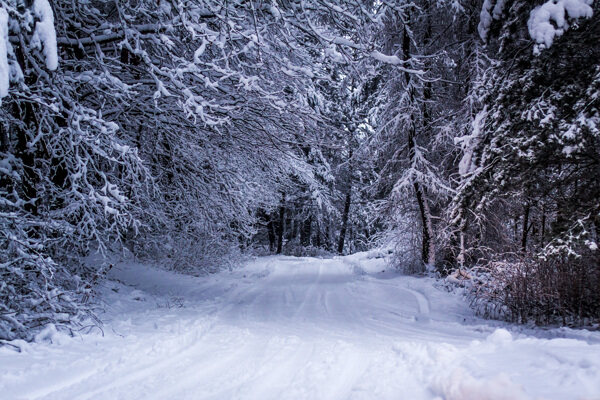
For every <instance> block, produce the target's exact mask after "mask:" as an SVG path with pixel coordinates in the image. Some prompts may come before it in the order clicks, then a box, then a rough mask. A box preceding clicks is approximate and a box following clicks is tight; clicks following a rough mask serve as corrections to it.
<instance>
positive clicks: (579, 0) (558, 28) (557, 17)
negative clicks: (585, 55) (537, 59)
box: [527, 0, 593, 54]
mask: <svg viewBox="0 0 600 400" xmlns="http://www.w3.org/2000/svg"><path fill="white" fill-rule="evenodd" d="M592 3H593V0H550V1H547V2H546V3H544V4H542V5H541V6H538V7H536V8H534V9H533V11H531V13H530V14H529V21H528V22H527V27H528V29H529V35H530V36H531V38H532V39H533V40H534V41H535V42H536V46H535V47H534V53H535V54H539V52H540V51H541V50H543V49H547V48H549V47H550V46H552V43H553V42H554V38H556V37H558V36H561V35H562V34H563V33H564V32H565V31H566V30H567V29H569V21H568V18H572V19H577V18H590V17H591V16H592V14H593V10H592V7H591V4H592ZM567 17H568V18H567Z"/></svg>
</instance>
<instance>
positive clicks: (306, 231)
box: [300, 216, 312, 247]
mask: <svg viewBox="0 0 600 400" xmlns="http://www.w3.org/2000/svg"><path fill="white" fill-rule="evenodd" d="M311 234H312V216H309V217H308V218H306V219H305V220H304V221H302V228H301V229H300V243H301V244H302V246H304V247H308V246H310V237H311Z"/></svg>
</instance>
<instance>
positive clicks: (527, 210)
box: [521, 203, 530, 253]
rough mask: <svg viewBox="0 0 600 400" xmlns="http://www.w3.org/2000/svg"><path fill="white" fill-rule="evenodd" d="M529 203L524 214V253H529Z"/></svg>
mask: <svg viewBox="0 0 600 400" xmlns="http://www.w3.org/2000/svg"><path fill="white" fill-rule="evenodd" d="M529 210H530V206H529V203H527V205H526V206H525V212H524V214H523V232H522V236H521V250H522V251H523V253H525V252H526V251H527V233H528V232H529Z"/></svg>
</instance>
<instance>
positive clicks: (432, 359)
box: [0, 253, 600, 400]
mask: <svg viewBox="0 0 600 400" xmlns="http://www.w3.org/2000/svg"><path fill="white" fill-rule="evenodd" d="M372 256H373V253H371V254H368V253H362V254H357V255H354V256H348V257H340V258H334V259H316V258H292V257H266V258H259V259H257V260H255V261H253V262H250V263H249V264H248V265H247V266H246V267H245V268H240V269H237V270H235V271H232V272H223V273H220V274H216V275H213V276H210V277H203V278H190V277H188V276H183V275H177V274H173V273H170V272H165V271H161V270H158V269H154V268H148V267H142V266H140V265H136V264H132V263H130V264H121V265H118V266H117V267H115V268H114V270H113V271H111V280H109V281H108V282H107V283H106V284H105V285H104V286H105V287H104V288H103V291H102V297H103V299H104V302H105V304H106V305H105V308H106V311H105V313H104V314H103V318H105V319H107V320H108V321H107V323H106V324H105V327H104V330H105V332H104V336H101V335H100V334H99V333H98V334H88V335H82V336H81V337H78V338H75V339H71V338H67V337H66V336H63V335H61V334H55V333H53V332H51V331H48V332H47V334H46V335H45V336H46V337H47V339H50V340H52V341H53V343H52V344H50V343H48V342H47V341H44V340H43V336H44V335H42V336H40V342H41V343H36V344H31V345H26V344H23V352H21V353H16V352H15V351H13V350H10V348H9V347H4V348H0V399H2V400H13V399H15V400H16V399H69V400H71V399H110V400H115V399H177V400H179V399H219V400H221V399H257V400H263V399H315V400H321V399H340V400H341V399H407V400H413V399H414V400H418V399H446V400H454V399H470V400H471V399H472V400H486V399H488V400H492V399H494V400H498V399H507V400H508V399H511V400H513V399H514V400H519V399H561V400H563V399H586V400H590V399H600V334H598V333H590V332H587V331H572V330H565V329H563V330H553V331H546V332H544V333H543V334H542V333H538V334H536V337H534V336H529V335H526V334H524V333H522V332H521V333H518V332H516V331H514V328H513V330H512V332H509V330H511V328H510V327H506V329H504V328H501V325H500V324H499V323H492V322H486V321H482V320H479V319H477V318H475V317H474V316H473V314H472V312H471V311H469V310H468V308H467V307H466V305H465V304H464V302H463V301H462V300H461V299H460V298H459V297H458V296H456V295H453V294H449V293H447V292H445V291H443V290H438V289H436V288H435V287H434V286H433V283H434V281H433V280H431V279H429V278H414V277H406V276H402V275H399V274H397V273H394V272H390V271H387V272H382V271H383V270H384V269H386V267H385V264H384V262H383V260H382V259H380V258H373V257H372ZM561 335H562V336H566V337H567V338H556V336H561ZM540 336H545V337H547V338H541V337H540ZM553 336H554V337H555V338H551V337H553Z"/></svg>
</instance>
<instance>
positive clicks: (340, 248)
mask: <svg viewBox="0 0 600 400" xmlns="http://www.w3.org/2000/svg"><path fill="white" fill-rule="evenodd" d="M351 202H352V187H350V188H349V189H348V193H346V201H345V202H344V214H342V229H341V230H340V239H339V241H338V246H337V252H338V253H339V254H343V253H344V241H345V240H346V230H347V229H348V216H349V215H350V203H351Z"/></svg>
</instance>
